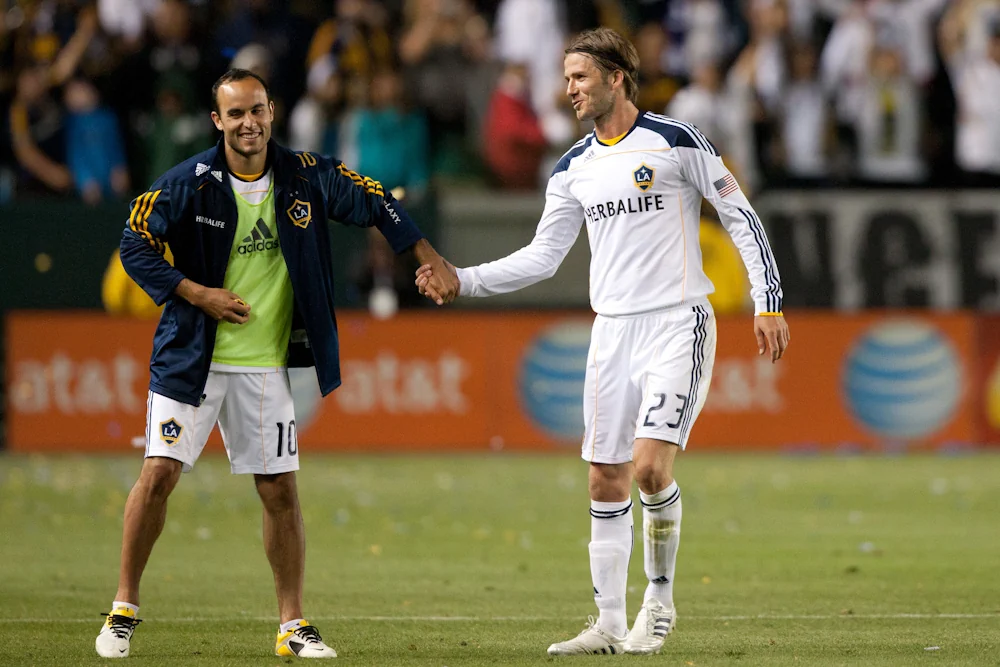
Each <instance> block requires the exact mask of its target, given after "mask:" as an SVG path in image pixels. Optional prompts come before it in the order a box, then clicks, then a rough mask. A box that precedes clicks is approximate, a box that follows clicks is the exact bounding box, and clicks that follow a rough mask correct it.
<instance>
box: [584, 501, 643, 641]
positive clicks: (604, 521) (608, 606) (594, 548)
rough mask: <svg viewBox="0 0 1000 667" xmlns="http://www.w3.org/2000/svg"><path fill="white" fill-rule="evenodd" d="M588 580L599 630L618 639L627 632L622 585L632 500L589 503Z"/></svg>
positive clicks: (625, 575) (629, 548)
mask: <svg viewBox="0 0 1000 667" xmlns="http://www.w3.org/2000/svg"><path fill="white" fill-rule="evenodd" d="M590 517H591V518H590V576H591V578H592V580H593V582H594V601H595V602H597V608H598V609H599V610H600V612H601V615H600V618H599V619H598V621H597V623H598V625H600V626H601V628H602V629H604V630H606V631H608V632H610V633H611V634H613V635H615V636H617V637H622V636H624V635H625V633H626V632H628V620H627V619H626V618H625V584H626V580H627V578H628V562H629V558H630V557H631V556H632V539H633V534H632V500H631V499H629V500H623V501H621V502H616V503H601V502H597V501H596V500H592V501H590Z"/></svg>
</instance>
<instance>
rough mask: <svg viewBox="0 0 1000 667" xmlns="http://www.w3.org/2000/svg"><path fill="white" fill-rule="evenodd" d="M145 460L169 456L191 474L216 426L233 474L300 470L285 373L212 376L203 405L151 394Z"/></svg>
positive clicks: (210, 376)
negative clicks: (151, 457) (216, 425)
mask: <svg viewBox="0 0 1000 667" xmlns="http://www.w3.org/2000/svg"><path fill="white" fill-rule="evenodd" d="M146 415H147V418H146V456H147V457H150V456H165V457H167V458H169V459H176V460H178V461H180V462H181V463H183V464H184V466H183V470H184V472H190V470H191V468H192V467H193V466H194V462H195V461H197V460H198V457H199V456H200V455H201V450H202V449H204V448H205V443H206V442H207V441H208V436H209V434H210V433H211V432H212V428H213V427H214V426H215V423H216V422H218V423H219V430H220V431H221V432H222V441H223V443H224V444H225V446H226V453H227V454H228V455H229V465H230V468H231V469H232V471H233V473H235V474H247V473H255V474H259V475H273V474H276V473H281V472H289V471H292V470H298V469H299V445H298V438H297V437H296V433H295V410H294V409H293V406H292V393H291V390H290V389H289V384H288V371H287V370H285V369H279V370H274V371H270V372H262V373H223V372H215V371H210V372H209V374H208V382H207V383H206V384H205V393H204V395H203V396H202V401H201V405H200V406H197V407H196V406H194V405H188V404H186V403H181V402H179V401H175V400H173V399H172V398H167V397H166V396H162V395H160V394H156V393H153V392H149V401H148V404H147V407H146Z"/></svg>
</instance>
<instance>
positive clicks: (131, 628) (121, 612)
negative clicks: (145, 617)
mask: <svg viewBox="0 0 1000 667" xmlns="http://www.w3.org/2000/svg"><path fill="white" fill-rule="evenodd" d="M104 616H107V617H108V619H107V620H106V621H105V622H104V626H103V627H102V628H101V632H100V633H99V634H98V635H97V643H96V647H97V655H99V656H101V657H102V658H127V657H128V654H129V650H130V648H131V642H132V633H133V632H135V626H137V625H139V624H140V623H142V621H140V620H139V619H138V618H136V617H135V612H134V611H132V610H131V609H129V608H127V607H118V608H117V609H112V610H111V613H110V614H104Z"/></svg>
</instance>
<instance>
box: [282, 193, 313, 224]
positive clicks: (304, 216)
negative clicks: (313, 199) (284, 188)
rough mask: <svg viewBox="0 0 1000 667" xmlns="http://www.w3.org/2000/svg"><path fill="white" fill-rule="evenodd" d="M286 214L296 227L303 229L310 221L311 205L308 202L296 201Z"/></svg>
mask: <svg viewBox="0 0 1000 667" xmlns="http://www.w3.org/2000/svg"><path fill="white" fill-rule="evenodd" d="M286 212H287V213H288V217H289V218H291V220H292V224H293V225H295V226H296V227H301V228H302V229H305V228H306V227H308V226H309V223H310V222H311V221H312V204H311V203H310V202H307V201H301V200H299V199H296V200H295V201H294V202H293V203H292V205H291V206H289V207H288V211H286Z"/></svg>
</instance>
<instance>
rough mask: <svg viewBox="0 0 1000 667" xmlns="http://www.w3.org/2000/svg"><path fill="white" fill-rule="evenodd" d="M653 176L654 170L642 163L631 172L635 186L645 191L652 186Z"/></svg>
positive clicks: (654, 174)
mask: <svg viewBox="0 0 1000 667" xmlns="http://www.w3.org/2000/svg"><path fill="white" fill-rule="evenodd" d="M655 176H656V170H655V169H653V168H652V167H650V166H649V165H647V164H645V163H644V164H640V165H639V166H638V167H636V169H635V171H633V172H632V181H633V182H634V183H635V187H637V188H639V189H640V190H642V191H643V192H645V191H646V190H648V189H650V188H651V187H653V178H654V177H655Z"/></svg>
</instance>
